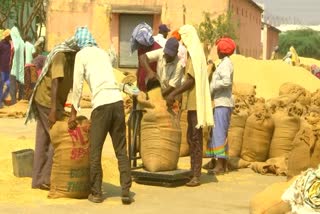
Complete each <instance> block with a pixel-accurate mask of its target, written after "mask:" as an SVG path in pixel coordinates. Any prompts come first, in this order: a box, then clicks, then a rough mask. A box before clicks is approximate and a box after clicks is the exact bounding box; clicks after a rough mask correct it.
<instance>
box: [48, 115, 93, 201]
mask: <svg viewBox="0 0 320 214" xmlns="http://www.w3.org/2000/svg"><path fill="white" fill-rule="evenodd" d="M78 121H79V122H78V123H79V125H78V127H77V128H76V129H75V130H68V121H67V119H66V120H64V121H57V122H56V123H55V125H54V126H53V127H52V129H51V130H50V138H51V143H52V146H53V148H54V156H53V164H52V170H51V186H50V192H49V195H48V197H49V198H61V197H65V198H87V197H88V195H89V193H90V188H89V140H88V130H89V127H90V122H89V121H88V120H87V119H86V118H84V117H78Z"/></svg>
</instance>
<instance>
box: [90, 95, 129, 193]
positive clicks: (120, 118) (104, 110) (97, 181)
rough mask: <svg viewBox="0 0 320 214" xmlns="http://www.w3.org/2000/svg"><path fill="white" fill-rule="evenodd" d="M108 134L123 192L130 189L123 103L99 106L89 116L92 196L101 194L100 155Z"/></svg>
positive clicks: (101, 173)
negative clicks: (116, 160) (116, 161)
mask: <svg viewBox="0 0 320 214" xmlns="http://www.w3.org/2000/svg"><path fill="white" fill-rule="evenodd" d="M108 133H109V134H110V136H111V139H112V144H113V149H114V151H115V154H116V157H117V159H118V169H119V172H120V184H121V187H122V190H123V191H127V190H129V189H130V187H131V171H130V163H129V158H128V154H127V147H126V124H125V116H124V106H123V101H119V102H116V103H112V104H106V105H103V106H99V107H97V108H96V109H94V110H93V112H92V114H91V128H90V135H89V136H90V185H91V193H92V194H93V195H100V194H101V193H102V190H101V187H102V177H103V172H102V166H101V153H102V148H103V144H104V141H105V139H106V137H107V134H108Z"/></svg>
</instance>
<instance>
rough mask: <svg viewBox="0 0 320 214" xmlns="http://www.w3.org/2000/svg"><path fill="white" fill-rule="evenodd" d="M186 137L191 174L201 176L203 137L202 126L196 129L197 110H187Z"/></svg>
mask: <svg viewBox="0 0 320 214" xmlns="http://www.w3.org/2000/svg"><path fill="white" fill-rule="evenodd" d="M187 119H188V130H187V139H188V144H189V148H190V162H191V171H192V175H193V176H195V177H200V176H201V167H202V153H203V146H202V145H203V139H202V128H200V129H197V128H196V125H197V123H198V120H197V111H188V118H187Z"/></svg>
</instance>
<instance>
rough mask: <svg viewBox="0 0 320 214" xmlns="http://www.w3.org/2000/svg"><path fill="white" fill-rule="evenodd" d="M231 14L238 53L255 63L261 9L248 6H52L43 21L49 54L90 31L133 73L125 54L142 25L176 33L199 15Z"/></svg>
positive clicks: (89, 2)
mask: <svg viewBox="0 0 320 214" xmlns="http://www.w3.org/2000/svg"><path fill="white" fill-rule="evenodd" d="M229 9H231V10H232V11H233V14H234V17H233V19H234V21H235V23H239V25H238V26H237V29H236V31H237V37H238V40H237V44H238V47H239V48H240V53H241V54H243V55H245V56H250V57H254V58H259V57H260V56H261V55H262V53H261V50H262V49H261V21H260V20H261V18H260V17H261V13H262V9H261V8H260V7H259V6H257V5H256V4H255V3H254V2H253V1H252V0H214V1H212V0H201V2H200V1H195V0H174V1H168V0H68V1H65V0H55V1H50V3H49V7H48V15H47V49H48V50H50V49H52V48H53V47H54V46H55V45H56V44H58V43H60V42H61V41H63V40H64V39H66V38H68V37H70V36H72V35H73V34H74V32H75V29H76V27H78V26H88V27H89V28H90V30H91V31H92V33H93V35H94V37H95V38H96V40H97V42H98V44H99V45H100V46H101V47H102V48H104V49H107V48H110V47H113V48H114V49H115V50H116V52H117V54H118V58H119V60H118V62H119V66H120V67H129V68H130V67H135V66H136V65H137V57H136V56H135V54H133V55H134V56H131V54H130V53H129V47H130V46H129V40H130V36H131V33H132V30H133V28H134V27H135V26H136V25H137V24H139V23H140V22H142V21H145V22H147V23H148V24H150V26H151V27H153V29H154V34H157V33H158V32H157V31H158V26H159V24H160V23H165V24H167V25H168V26H169V27H170V29H171V30H176V29H178V28H179V27H180V26H182V25H184V24H192V25H197V24H199V23H200V22H201V21H203V13H204V12H209V13H210V14H211V15H212V16H213V17H216V16H218V15H220V14H223V13H225V12H227V11H228V10H229Z"/></svg>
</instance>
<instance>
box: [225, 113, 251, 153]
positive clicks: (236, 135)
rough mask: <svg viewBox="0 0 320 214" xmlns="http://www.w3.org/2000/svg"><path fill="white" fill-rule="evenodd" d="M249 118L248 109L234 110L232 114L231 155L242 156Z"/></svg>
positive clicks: (229, 138)
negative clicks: (245, 128)
mask: <svg viewBox="0 0 320 214" xmlns="http://www.w3.org/2000/svg"><path fill="white" fill-rule="evenodd" d="M247 118H248V111H245V110H234V111H233V112H232V115H231V121H230V126H229V130H228V146H229V156H230V157H240V154H241V147H242V141H243V133H244V127H245V125H246V121H247Z"/></svg>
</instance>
